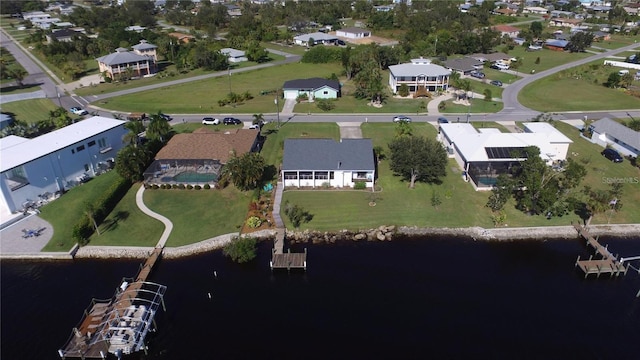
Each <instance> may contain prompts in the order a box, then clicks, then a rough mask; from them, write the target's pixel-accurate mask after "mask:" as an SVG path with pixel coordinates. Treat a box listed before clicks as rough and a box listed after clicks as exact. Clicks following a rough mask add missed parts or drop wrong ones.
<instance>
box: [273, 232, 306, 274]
mask: <svg viewBox="0 0 640 360" xmlns="http://www.w3.org/2000/svg"><path fill="white" fill-rule="evenodd" d="M285 234H286V230H285V229H284V228H280V229H278V230H277V233H276V238H275V240H274V242H273V250H272V251H271V261H270V262H269V266H270V267H271V270H273V269H287V270H291V269H304V270H307V249H306V248H305V249H304V252H303V253H292V252H291V249H289V250H287V252H284V242H285Z"/></svg>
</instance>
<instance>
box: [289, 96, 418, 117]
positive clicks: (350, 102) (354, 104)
mask: <svg viewBox="0 0 640 360" xmlns="http://www.w3.org/2000/svg"><path fill="white" fill-rule="evenodd" d="M429 101H430V99H429V98H418V99H413V98H410V99H400V98H394V97H389V98H387V99H386V100H385V101H384V103H383V105H382V107H374V106H371V105H369V100H367V99H356V98H355V97H354V96H352V95H343V96H342V97H340V98H338V99H336V100H334V104H335V108H334V109H333V110H329V111H323V110H320V108H318V106H317V103H315V102H314V103H307V102H305V103H298V104H296V106H295V108H294V111H295V112H297V113H301V114H304V113H312V114H317V113H327V114H345V113H362V114H367V113H371V114H416V113H418V112H420V113H425V112H426V111H427V104H428V103H429ZM421 104H423V107H422V108H421ZM362 120H364V117H363V119H362Z"/></svg>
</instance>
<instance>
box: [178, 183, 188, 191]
mask: <svg viewBox="0 0 640 360" xmlns="http://www.w3.org/2000/svg"><path fill="white" fill-rule="evenodd" d="M185 188H186V186H184V184H180V185H178V189H180V190H184V189H185Z"/></svg>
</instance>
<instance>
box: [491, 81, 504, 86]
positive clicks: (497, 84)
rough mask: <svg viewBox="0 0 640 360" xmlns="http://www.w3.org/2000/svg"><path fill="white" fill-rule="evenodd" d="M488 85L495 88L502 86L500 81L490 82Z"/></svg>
mask: <svg viewBox="0 0 640 360" xmlns="http://www.w3.org/2000/svg"><path fill="white" fill-rule="evenodd" d="M489 84H491V85H495V86H502V81H500V80H491V82H490V83H489Z"/></svg>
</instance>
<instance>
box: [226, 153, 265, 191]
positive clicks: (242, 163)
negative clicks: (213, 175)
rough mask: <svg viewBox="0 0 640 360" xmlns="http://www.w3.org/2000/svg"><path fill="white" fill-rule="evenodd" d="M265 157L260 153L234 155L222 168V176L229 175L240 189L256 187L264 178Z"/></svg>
mask: <svg viewBox="0 0 640 360" xmlns="http://www.w3.org/2000/svg"><path fill="white" fill-rule="evenodd" d="M263 173H264V159H263V158H262V156H261V155H260V154H258V153H253V152H250V153H246V154H244V155H242V156H240V157H238V156H235V155H234V156H232V157H231V158H230V159H229V161H227V163H226V164H225V165H224V167H223V168H222V176H228V178H229V179H230V180H231V181H232V182H233V184H234V185H235V186H236V187H237V188H238V189H240V190H249V189H254V188H256V186H258V182H259V181H260V180H261V179H262V175H263Z"/></svg>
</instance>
